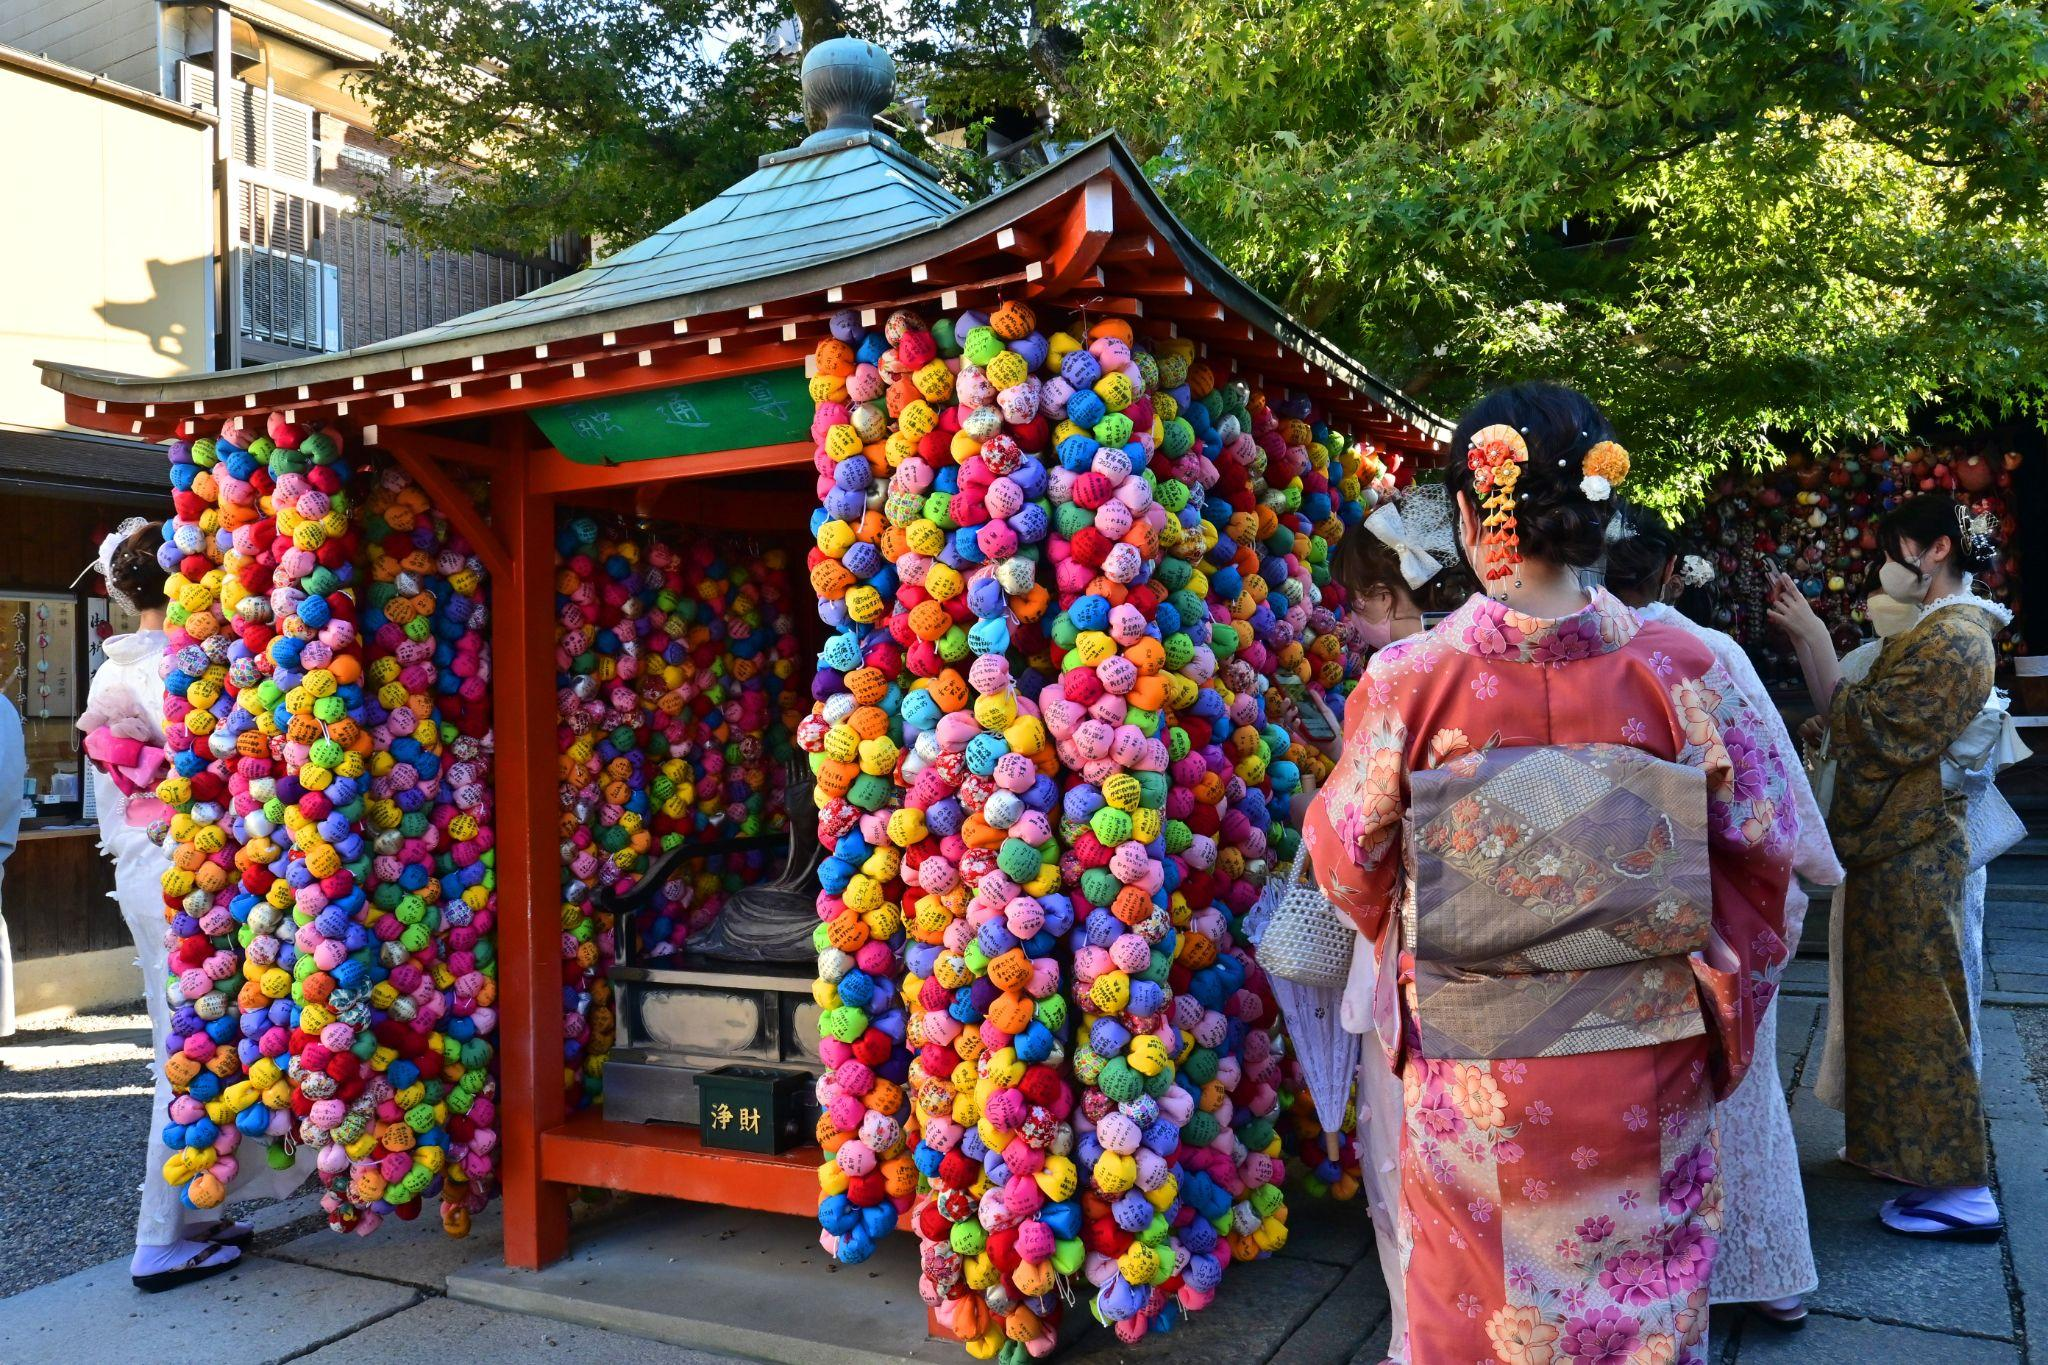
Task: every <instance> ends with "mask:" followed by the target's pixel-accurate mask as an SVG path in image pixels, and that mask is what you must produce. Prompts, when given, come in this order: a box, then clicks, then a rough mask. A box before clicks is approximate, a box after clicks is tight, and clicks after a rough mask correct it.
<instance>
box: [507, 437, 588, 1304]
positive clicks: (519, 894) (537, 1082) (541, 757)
mask: <svg viewBox="0 0 2048 1365" xmlns="http://www.w3.org/2000/svg"><path fill="white" fill-rule="evenodd" d="M497 426H498V433H499V441H500V443H501V444H502V446H503V448H504V450H505V452H506V455H507V457H508V460H507V468H506V469H505V471H504V472H503V473H501V474H499V475H498V476H497V477H496V478H495V479H493V480H492V481H491V502H492V512H493V518H492V519H493V521H494V522H495V524H496V526H497V528H498V530H499V531H500V532H501V533H502V534H503V536H504V538H505V543H506V545H507V546H508V547H509V549H510V550H511V565H510V570H509V572H508V573H506V575H505V576H504V577H503V578H501V579H499V580H497V581H496V582H494V583H493V584H492V602H491V606H492V611H493V618H494V620H493V624H494V630H493V632H492V641H491V648H492V656H493V657H492V661H491V662H492V691H491V699H492V705H493V707H494V708H495V711H496V715H495V726H496V731H497V736H498V758H499V763H498V772H497V784H498V1008H499V1030H498V1037H499V1040H500V1043H499V1047H500V1052H499V1058H498V1062H499V1071H498V1084H499V1087H500V1090H501V1092H502V1093H501V1094H500V1095H499V1104H498V1111H499V1117H500V1119H501V1121H502V1131H501V1140H500V1143H499V1150H500V1153H501V1161H502V1169H501V1175H500V1185H501V1187H502V1189H503V1194H502V1196H501V1197H502V1199H503V1201H504V1207H505V1262H506V1264H508V1265H513V1266H518V1267H520V1268H522V1269H527V1270H538V1269H539V1268H540V1267H542V1266H544V1265H546V1264H548V1263H549V1262H550V1261H556V1260H559V1259H561V1257H562V1255H563V1253H564V1252H566V1251H567V1250H568V1249H569V1194H568V1190H567V1189H566V1188H564V1187H563V1186H562V1185H560V1184H557V1183H553V1182H550V1181H549V1180H548V1179H547V1177H546V1174H545V1172H544V1171H543V1169H542V1163H541V1135H542V1134H543V1133H546V1132H548V1131H549V1130H551V1129H554V1128H557V1127H560V1126H561V1122H562V1119H563V1117H564V1114H565V1112H566V1110H567V1104H566V1101H565V1099H564V1096H563V1091H562V962H561V956H562V948H561V940H562V926H561V909H560V906H561V875H562V870H561V867H560V865H559V863H558V862H557V858H558V856H559V855H558V854H557V852H556V847H557V845H556V838H557V829H558V826H559V824H560V821H561V815H560V810H559V801H558V797H557V794H556V785H555V784H556V772H555V766H556V758H555V695H554V682H555V666H554V651H555V621H554V605H555V603H554V590H555V589H554V569H555V509H554V504H553V503H552V502H551V501H550V500H549V499H548V497H547V496H546V495H545V494H541V493H536V492H535V491H534V490H533V489H532V487H531V485H530V481H529V479H528V477H527V462H526V459H525V455H526V424H525V423H524V422H523V421H501V422H499V423H498V424H497Z"/></svg>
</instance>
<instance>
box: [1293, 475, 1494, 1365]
mask: <svg viewBox="0 0 2048 1365" xmlns="http://www.w3.org/2000/svg"><path fill="white" fill-rule="evenodd" d="M1365 531H1367V532H1369V533H1370V534H1357V533H1354V534H1352V535H1349V536H1346V537H1345V538H1344V539H1343V540H1342V541H1340V542H1338V552H1337V558H1336V560H1335V561H1334V562H1333V563H1332V565H1331V568H1330V572H1331V576H1332V577H1333V578H1334V579H1336V581H1338V582H1340V583H1342V584H1343V585H1344V586H1345V588H1346V589H1347V590H1348V591H1349V592H1350V594H1351V600H1352V601H1353V602H1354V603H1356V604H1358V611H1357V613H1356V615H1355V616H1354V618H1353V619H1354V621H1356V622H1357V623H1358V624H1359V626H1360V627H1361V628H1362V630H1363V634H1364V635H1365V639H1366V643H1367V644H1368V645H1369V646H1370V647H1371V648H1373V649H1375V650H1378V649H1382V648H1384V647H1386V646H1387V645H1389V644H1392V643H1395V642H1397V641H1400V640H1405V639H1407V638H1409V637H1410V636H1412V635H1415V634H1417V633H1419V632H1420V631H1421V630H1422V626H1423V619H1422V611H1421V608H1420V606H1419V605H1418V595H1419V594H1420V593H1421V592H1422V591H1423V589H1424V588H1425V587H1426V586H1427V585H1428V584H1429V583H1430V582H1431V581H1432V580H1433V579H1436V578H1437V577H1438V575H1439V574H1441V573H1442V571H1443V568H1444V566H1445V565H1446V564H1449V563H1454V562H1455V561H1456V559H1457V546H1456V543H1455V542H1454V541H1453V539H1452V536H1451V512H1450V494H1449V491H1448V490H1447V489H1446V488H1445V487H1444V485H1442V484H1420V485H1416V486H1414V487H1411V488H1410V489H1409V490H1408V491H1407V493H1406V494H1404V495H1403V496H1402V497H1401V498H1400V499H1399V501H1398V502H1389V503H1386V504H1384V505H1382V506H1381V507H1379V508H1378V509H1377V510H1375V511H1374V512H1373V514H1372V515H1371V516H1369V517H1367V518H1366V520H1365ZM1351 695H1352V696H1353V697H1354V698H1355V697H1357V696H1358V695H1359V690H1358V689H1355V688H1354V689H1353V691H1352V694H1351ZM1311 700H1313V698H1311ZM1315 704H1316V705H1317V706H1318V708H1321V703H1320V702H1316V703H1315ZM1345 709H1346V711H1347V712H1348V711H1349V710H1350V707H1349V706H1348V705H1347V706H1346V708H1345ZM1324 720H1325V722H1326V724H1327V725H1328V727H1329V729H1330V730H1331V731H1332V732H1333V738H1331V739H1330V740H1328V741H1326V742H1325V743H1324V746H1323V747H1324V748H1325V750H1326V752H1328V753H1329V754H1330V755H1331V757H1333V758H1334V757H1335V756H1336V753H1337V750H1338V747H1339V746H1338V741H1337V739H1336V738H1335V737H1334V736H1341V735H1343V734H1344V733H1345V723H1344V722H1343V721H1340V720H1338V718H1337V717H1335V716H1332V715H1330V714H1329V713H1328V711H1327V710H1324ZM1315 792H1316V787H1315V783H1314V782H1312V781H1311V782H1308V783H1306V784H1304V787H1303V790H1302V794H1301V800H1300V802H1299V805H1300V808H1301V809H1303V810H1306V809H1307V808H1308V803H1309V801H1310V800H1312V799H1314V797H1315ZM1377 980H1378V963H1377V959H1376V956H1375V954H1374V952H1373V945H1372V943H1371V941H1370V940H1368V939H1366V938H1365V937H1363V936H1362V935H1361V936H1360V937H1359V939H1358V941H1357V943H1356V944H1355V945H1353V949H1352V954H1351V977H1350V979H1349V980H1348V981H1347V982H1345V985H1344V992H1343V999H1342V1002H1341V1006H1340V1018H1341V1020H1342V1022H1343V1025H1344V1028H1345V1030H1346V1031H1347V1032H1349V1033H1353V1034H1357V1035H1358V1036H1359V1037H1361V1038H1363V1039H1365V1040H1366V1045H1365V1047H1364V1048H1363V1049H1362V1053H1363V1055H1362V1056H1361V1058H1360V1061H1359V1066H1358V1089H1357V1113H1358V1160H1359V1168H1360V1169H1359V1175H1360V1183H1361V1184H1362V1185H1363V1186H1364V1189H1365V1199H1366V1210H1367V1212H1368V1213H1369V1214H1370V1216H1371V1218H1372V1230H1373V1240H1374V1243H1375V1244H1376V1247H1377V1250H1378V1252H1379V1258H1380V1272H1381V1274H1383V1275H1384V1276H1385V1277H1386V1282H1387V1297H1388V1300H1389V1308H1390V1316H1391V1322H1390V1324H1389V1326H1390V1338H1389V1339H1390V1344H1389V1346H1388V1350H1389V1352H1390V1354H1389V1355H1388V1356H1387V1360H1388V1361H1389V1362H1390V1365H1408V1359H1407V1356H1406V1354H1405V1349H1406V1348H1405V1343H1406V1341H1407V1337H1408V1313H1407V1299H1406V1295H1405V1294H1404V1293H1403V1290H1402V1267H1401V1248H1400V1241H1399V1230H1398V1226H1397V1219H1396V1211H1397V1209H1398V1207H1399V1203H1400V1188H1401V1181H1400V1163H1401V1078H1400V1076H1399V1075H1398V1074H1396V1073H1395V1072H1394V1071H1393V1070H1392V1069H1391V1068H1389V1067H1388V1066H1387V1065H1386V1064H1385V1062H1384V1061H1383V1060H1382V1059H1381V1058H1380V1057H1379V1056H1378V1055H1377V1052H1376V1050H1377V1048H1378V1046H1379V1043H1378V1036H1377V1034H1376V1033H1375V1032H1374V1026H1373V1017H1372V1000H1373V993H1374V990H1375V989H1376V984H1375V983H1376V982H1377Z"/></svg>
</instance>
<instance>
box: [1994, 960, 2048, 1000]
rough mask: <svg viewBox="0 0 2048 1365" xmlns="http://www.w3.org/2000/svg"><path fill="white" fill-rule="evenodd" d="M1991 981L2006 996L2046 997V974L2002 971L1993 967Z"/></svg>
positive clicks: (2047, 982) (2047, 986)
mask: <svg viewBox="0 0 2048 1365" xmlns="http://www.w3.org/2000/svg"><path fill="white" fill-rule="evenodd" d="M1991 979H1992V981H1993V983H1994V984H1996V985H1997V987H1998V989H1999V990H2001V991H2003V992H2005V993H2006V994H2007V995H2048V974H2043V973H2038V972H2011V971H2004V970H2002V969H2000V968H1999V967H1997V966H1996V965H1993V967H1992V969H1991Z"/></svg>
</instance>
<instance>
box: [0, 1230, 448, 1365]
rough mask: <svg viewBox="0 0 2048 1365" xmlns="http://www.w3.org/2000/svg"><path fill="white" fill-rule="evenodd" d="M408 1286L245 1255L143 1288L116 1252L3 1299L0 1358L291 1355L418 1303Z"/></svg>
mask: <svg viewBox="0 0 2048 1365" xmlns="http://www.w3.org/2000/svg"><path fill="white" fill-rule="evenodd" d="M419 1299H420V1295H419V1291H418V1290H416V1289H413V1288H412V1287H411V1286H409V1285H396V1284H389V1283H386V1282H385V1281H382V1280H365V1279H359V1278H357V1277H356V1276H353V1275H339V1274H336V1273H335V1272H333V1271H331V1270H315V1269H312V1268H311V1267H308V1266H301V1265H293V1264H291V1263H290V1262H287V1261H273V1260H270V1259H269V1258H267V1257H263V1256H248V1257H244V1258H243V1261H242V1263H241V1265H239V1266H237V1267H236V1268H235V1269H233V1270H230V1271H226V1272H224V1273H222V1274H220V1275H216V1276H214V1277H213V1278H212V1279H210V1280H206V1281H203V1282H202V1283H199V1284H195V1285H187V1286H186V1287H184V1288H182V1289H178V1290H174V1291H172V1292H170V1293H168V1294H144V1293H142V1292H140V1291H139V1290H137V1289H136V1288H135V1286H134V1285H132V1284H130V1283H129V1280H128V1262H127V1258H125V1257H123V1258H121V1259H119V1260H115V1261H110V1262H108V1263H107V1264H105V1265H99V1266H94V1267H93V1268H91V1269H90V1270H81V1271H79V1272H78V1273H77V1274H75V1275H67V1276H66V1277H65V1278H63V1279H61V1280H55V1281H52V1282H51V1283H49V1284H46V1285H43V1286H42V1287H41V1288H39V1289H31V1290H29V1291H28V1292H27V1293H24V1294H16V1295H15V1296H14V1297H13V1298H11V1299H6V1300H0V1360H8V1361H60V1360H61V1361H64V1362H65V1363H66V1365H99V1362H107V1363H108V1365H113V1363H114V1362H121V1363H122V1365H128V1363H129V1362H134V1361H149V1362H150V1365H217V1362H219V1361H220V1360H221V1358H222V1353H223V1352H224V1351H225V1352H227V1353H228V1354H229V1355H231V1356H232V1357H233V1358H234V1359H235V1360H236V1361H237V1362H238V1365H256V1362H270V1361H282V1360H289V1359H291V1358H293V1357H295V1356H298V1355H301V1354H303V1353H305V1352H307V1351H310V1350H313V1349H315V1348H317V1347H320V1346H324V1345H326V1344H327V1343H329V1342H332V1341H338V1340H340V1339H342V1338H343V1337H346V1336H347V1335H348V1334H349V1333H351V1332H354V1331H356V1330H358V1329H360V1328H363V1327H367V1326H369V1325H370V1324H371V1323H373V1322H376V1321H377V1320H378V1319H380V1318H384V1317H388V1316H390V1315H391V1314H393V1313H396V1312H398V1311H400V1310H401V1309H405V1308H409V1307H411V1306H412V1305H413V1304H415V1303H417V1302H419Z"/></svg>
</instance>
